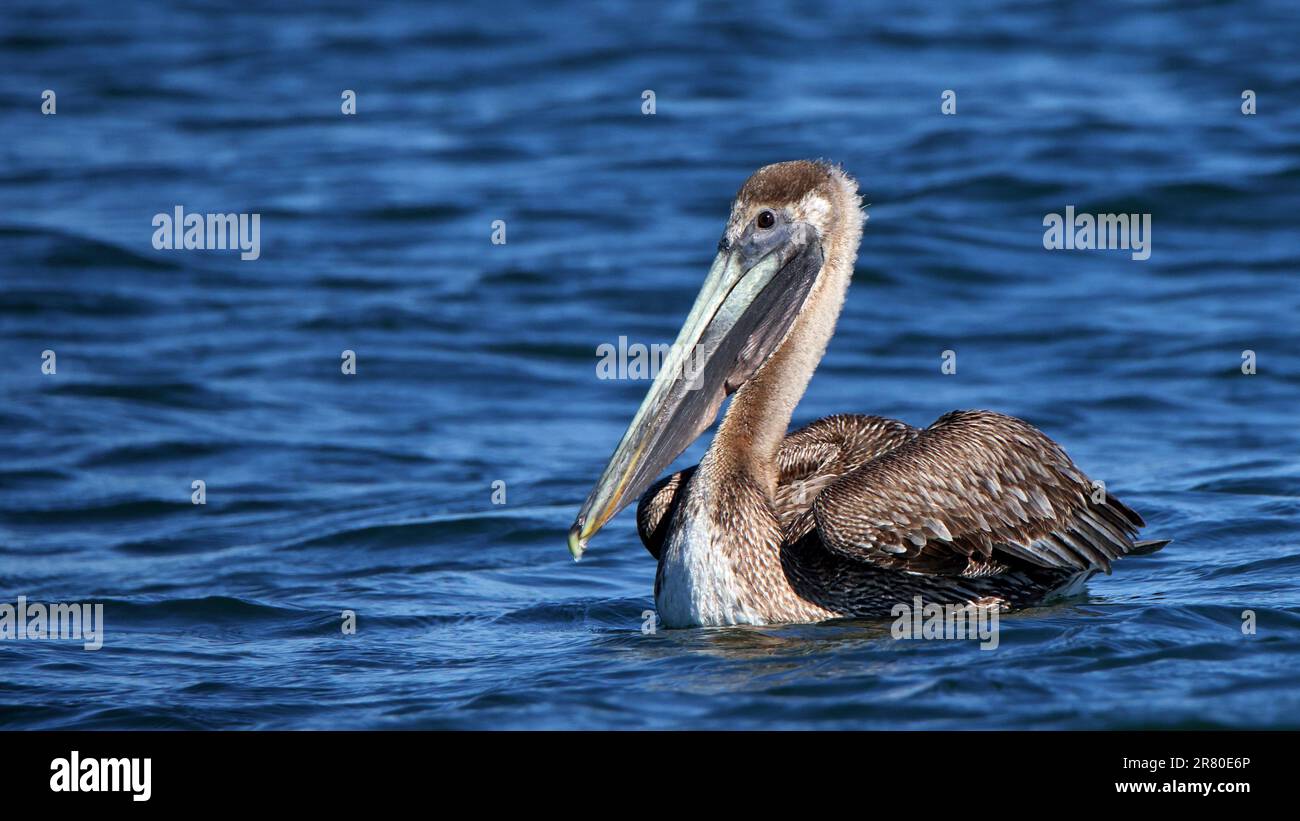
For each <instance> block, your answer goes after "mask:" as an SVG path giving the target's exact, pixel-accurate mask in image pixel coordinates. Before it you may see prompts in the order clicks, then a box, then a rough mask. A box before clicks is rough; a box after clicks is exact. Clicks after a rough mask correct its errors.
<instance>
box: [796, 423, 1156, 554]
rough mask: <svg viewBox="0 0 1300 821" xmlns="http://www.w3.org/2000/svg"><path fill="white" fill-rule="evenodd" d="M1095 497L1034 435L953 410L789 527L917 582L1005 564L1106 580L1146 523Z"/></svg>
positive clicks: (823, 496) (840, 483)
mask: <svg viewBox="0 0 1300 821" xmlns="http://www.w3.org/2000/svg"><path fill="white" fill-rule="evenodd" d="M783 453H784V451H783ZM1096 492H1097V491H1096V489H1094V487H1093V485H1092V484H1091V483H1090V482H1089V480H1088V478H1087V477H1086V476H1085V475H1084V474H1083V473H1082V472H1081V471H1080V470H1079V469H1078V468H1076V467H1075V466H1074V463H1073V462H1071V461H1070V458H1069V457H1068V456H1066V455H1065V452H1064V451H1063V450H1061V448H1060V447H1059V446H1058V445H1057V444H1056V443H1055V442H1053V441H1052V440H1051V439H1048V438H1047V437H1046V436H1045V435H1043V434H1042V433H1041V432H1040V431H1039V430H1038V429H1037V428H1034V427H1033V426H1032V425H1029V424H1028V423H1026V422H1023V421H1021V420H1019V419H1015V418H1012V417H1009V416H1003V415H1001V414H997V413H992V412H988V411H955V412H953V413H949V414H946V415H944V416H942V417H940V418H939V419H938V420H937V421H936V422H935V423H934V424H933V425H931V426H930V427H928V428H926V429H925V430H923V431H920V432H919V433H918V434H916V435H915V436H912V437H910V438H908V439H907V440H906V441H904V442H902V443H901V444H899V445H898V446H897V447H894V448H892V449H890V450H888V451H886V452H884V453H883V454H881V455H878V456H876V457H875V458H872V459H870V460H868V461H866V462H865V463H863V464H861V465H860V466H858V467H856V468H855V469H852V470H851V471H849V472H847V473H844V474H843V475H840V476H839V477H838V478H836V479H835V480H834V481H832V482H831V483H830V484H829V485H828V486H826V487H825V489H824V490H822V491H821V492H820V493H819V494H817V495H816V497H815V499H813V500H812V504H811V510H810V511H807V512H805V513H804V514H803V515H801V516H800V517H799V522H798V523H796V524H795V525H794V529H796V530H811V529H812V528H813V527H815V528H816V531H817V534H818V536H819V537H820V541H821V542H822V544H823V545H824V546H825V547H826V549H827V550H829V551H831V552H833V553H836V554H839V555H840V556H843V557H844V558H848V559H852V560H855V561H860V562H866V563H870V564H873V565H876V566H878V567H882V568H892V569H898V570H906V571H911V572H916V573H930V574H942V575H965V576H972V575H983V574H987V573H991V572H998V571H999V570H1001V569H1005V567H1006V565H1005V562H1006V561H1007V560H1013V561H1014V560H1020V561H1025V562H1029V563H1031V564H1034V565H1038V566H1042V567H1049V568H1062V569H1077V570H1090V569H1101V570H1105V571H1107V572H1109V570H1110V563H1111V561H1113V560H1114V559H1117V558H1119V557H1121V556H1123V555H1125V554H1127V553H1129V552H1131V551H1133V550H1134V548H1135V543H1134V541H1133V537H1134V536H1135V535H1136V534H1137V530H1138V528H1140V527H1142V526H1143V524H1144V523H1143V521H1142V519H1141V517H1140V516H1138V515H1137V514H1136V513H1134V512H1133V511H1131V510H1129V509H1128V508H1127V507H1126V506H1124V505H1123V504H1122V503H1120V502H1119V500H1117V499H1115V498H1113V497H1109V496H1101V501H1096V500H1094V498H1093V497H1094V494H1095V493H1096ZM800 525H802V526H800ZM796 535H799V534H796ZM1136 547H1138V548H1139V549H1141V548H1142V547H1143V545H1141V544H1139V545H1136Z"/></svg>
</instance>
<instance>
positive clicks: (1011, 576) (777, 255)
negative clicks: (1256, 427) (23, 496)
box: [570, 162, 1165, 626]
mask: <svg viewBox="0 0 1300 821" xmlns="http://www.w3.org/2000/svg"><path fill="white" fill-rule="evenodd" d="M864 221H865V217H864V216H863V215H862V214H861V212H860V210H859V199H858V195H857V188H856V184H855V183H854V182H853V181H852V180H851V179H850V178H849V177H848V176H847V175H845V174H844V173H843V172H842V171H841V170H839V169H838V168H836V167H833V166H830V165H827V164H825V163H813V162H794V163H778V164H777V165H773V166H767V167H766V168H763V169H760V170H759V171H758V172H757V173H755V174H754V176H752V177H751V178H750V179H749V180H748V181H747V182H746V183H745V185H744V186H743V187H742V188H741V190H740V192H739V193H738V194H737V197H736V200H735V203H734V204H733V208H732V214H731V218H730V220H729V221H728V223H727V229H726V232H725V234H724V236H723V239H722V241H721V242H720V243H719V248H720V253H719V258H718V261H716V262H715V266H714V270H713V271H711V272H710V278H709V280H708V281H706V285H705V287H704V289H703V290H702V292H701V297H700V299H699V300H698V301H697V307H696V309H693V311H692V318H691V319H689V320H688V323H687V326H686V327H685V328H684V329H683V336H682V337H681V338H680V339H679V342H681V341H682V340H687V341H692V340H693V341H694V342H695V343H696V344H700V345H702V346H704V347H705V348H706V350H707V352H708V353H710V355H712V356H713V357H714V359H713V360H711V361H710V363H709V364H710V369H706V376H708V377H709V378H710V379H711V381H709V380H706V383H707V384H705V385H704V390H706V391H708V390H716V391H719V393H718V394H716V396H715V395H714V394H704V395H701V396H705V397H710V396H711V397H714V398H713V401H711V402H703V401H694V403H693V404H692V403H691V400H688V399H686V398H683V397H684V396H685V394H684V392H683V391H680V390H679V391H678V392H677V393H676V394H674V393H672V390H673V387H674V386H673V385H672V383H671V382H669V383H664V384H660V383H656V385H655V386H653V387H652V389H651V392H650V394H648V395H647V399H646V401H645V402H644V403H643V405H642V409H641V411H639V412H638V414H637V418H636V419H635V420H634V421H633V424H632V426H631V427H630V428H629V431H628V433H627V434H626V435H625V437H624V441H623V442H622V443H620V446H619V449H618V450H616V451H615V454H614V457H612V458H611V462H610V466H609V467H607V468H606V475H605V476H602V479H601V481H600V482H599V483H598V484H597V487H596V489H595V490H593V492H592V495H591V497H589V499H588V501H587V504H586V505H584V508H583V511H582V512H581V513H580V514H579V517H578V520H577V522H576V523H575V525H574V529H573V530H572V531H571V534H570V549H571V550H573V551H574V555H575V557H577V556H580V555H581V551H582V550H583V549H585V546H586V539H588V538H589V537H590V535H591V534H592V533H594V532H595V530H598V529H599V527H600V526H601V525H602V524H603V523H604V521H606V520H607V519H608V518H609V517H610V516H612V515H613V514H614V513H616V512H617V511H618V509H619V508H621V507H622V506H623V505H625V504H627V503H628V501H630V498H629V494H631V493H636V494H640V503H639V505H638V507H637V530H638V532H639V533H640V535H641V539H642V542H643V543H644V544H645V546H646V548H647V549H648V550H649V551H650V553H651V555H653V556H654V557H655V558H656V559H657V560H658V562H659V570H658V573H657V575H656V580H655V597H656V602H657V604H658V608H659V615H660V617H661V619H663V621H664V622H665V624H667V625H668V626H688V625H709V624H736V623H751V624H770V623H778V622H800V621H804V622H806V621H819V620H824V619H829V618H836V617H879V616H887V615H889V614H890V610H891V608H892V607H893V606H894V605H895V604H897V603H899V602H907V603H910V602H911V601H912V599H913V597H915V596H920V597H922V599H923V600H924V601H925V603H927V604H930V603H935V604H949V603H952V604H964V603H978V604H983V605H988V604H995V605H1000V606H1003V607H1022V606H1026V605H1030V604H1034V603H1036V602H1039V601H1041V600H1043V599H1044V598H1045V597H1047V596H1049V595H1051V594H1052V593H1054V592H1058V591H1061V590H1064V589H1067V588H1068V589H1075V588H1076V586H1077V585H1078V584H1080V583H1081V582H1082V581H1084V580H1086V579H1087V578H1088V577H1089V576H1091V575H1093V574H1095V573H1097V572H1099V571H1101V572H1107V573H1109V572H1110V569H1111V564H1112V562H1114V561H1115V560H1116V559H1119V558H1122V557H1124V556H1126V555H1131V554H1140V553H1147V552H1151V551H1154V550H1157V549H1159V548H1160V547H1162V546H1163V545H1164V544H1165V542H1155V541H1152V542H1139V541H1136V536H1137V533H1138V530H1139V528H1141V527H1143V526H1144V523H1143V521H1142V518H1141V517H1140V516H1138V514H1136V513H1134V512H1133V511H1132V510H1130V509H1129V508H1128V507H1127V506H1125V505H1124V504H1123V503H1121V502H1120V501H1119V500H1118V499H1116V498H1114V497H1113V496H1110V495H1108V494H1106V493H1104V490H1103V489H1102V488H1101V487H1100V486H1094V485H1093V483H1092V482H1090V481H1089V479H1088V477H1087V476H1085V475H1084V474H1083V472H1082V471H1080V470H1079V469H1078V468H1077V467H1076V466H1075V465H1074V463H1073V462H1071V461H1070V458H1069V457H1068V456H1066V454H1065V452H1064V451H1063V450H1062V449H1061V448H1060V447H1059V446H1058V445H1057V444H1056V443H1054V442H1053V441H1052V440H1051V439H1049V438H1047V436H1045V435H1044V434H1043V433H1042V432H1040V431H1039V430H1038V429H1037V428H1035V427H1033V426H1032V425H1030V424H1028V423H1026V422H1023V421H1021V420H1019V419H1015V418H1013V417H1010V416H1004V415H1002V414H998V413H993V412H990V411H954V412H952V413H949V414H946V415H945V416H943V417H940V418H939V419H938V420H937V421H936V422H934V424H932V425H930V426H929V427H928V428H925V429H918V428H914V427H912V426H910V425H907V424H905V423H903V422H899V421H896V420H891V419H884V418H881V417H877V416H860V415H837V416H829V417H826V418H824V419H819V420H817V421H816V422H813V423H812V424H810V425H807V426H806V427H804V428H801V429H799V430H796V431H794V432H792V433H788V434H787V428H788V426H789V422H790V419H791V416H792V415H793V412H794V408H795V405H796V404H797V403H798V401H799V398H800V397H801V396H802V395H803V392H804V390H805V388H806V386H807V384H808V380H809V379H810V378H811V376H812V372H813V370H814V369H815V367H816V365H817V362H818V361H819V360H820V359H821V356H822V354H823V352H824V350H825V347H826V344H827V342H828V341H829V339H830V337H831V335H832V334H833V332H834V326H835V321H836V318H837V317H838V315H839V311H840V307H841V304H842V302H843V299H844V293H845V290H846V289H847V287H848V283H849V279H850V276H851V274H852V270H853V262H854V258H855V256H856V254H857V249H858V243H859V239H860V237H861V230H862V223H863V222H864ZM737 260H739V261H737ZM773 260H775V262H773ZM778 265H780V266H781V267H780V270H779V272H778V273H776V274H773V273H772V271H773V269H775V268H776V267H777V266H778ZM800 265H802V266H803V268H799V267H798V266H800ZM810 266H815V267H816V274H815V278H814V279H811V280H810V278H809V277H810V276H811V268H810ZM734 271H740V273H739V274H735V273H731V274H728V272H734ZM786 271H792V272H793V273H791V274H789V275H786V276H784V279H783V278H782V276H783V275H784V274H785V272H786ZM717 272H721V273H717ZM752 272H761V273H752ZM728 277H730V278H728ZM754 277H767V278H768V279H764V280H762V281H761V282H759V283H758V284H757V285H756V286H751V290H754V291H759V290H762V289H763V288H764V287H767V285H766V283H768V282H769V280H770V282H771V283H772V284H771V285H770V287H767V290H763V291H762V294H761V295H759V296H753V295H750V294H749V293H748V291H746V290H745V288H746V286H745V283H746V281H747V278H754ZM724 288H730V289H732V290H731V291H724V290H723V289H724ZM774 289H785V290H774ZM719 293H722V294H723V297H719V296H718V294H719ZM737 294H740V296H736V295H737ZM782 295H784V296H785V298H784V300H783V299H782ZM732 305H734V307H732V308H729V307H728V306H732ZM701 306H703V307H701ZM719 306H720V307H719ZM754 306H758V307H757V308H754ZM746 311H747V312H746ZM710 312H713V314H710ZM756 312H761V315H757V316H756V315H755V314H756ZM710 316H713V317H714V318H712V319H711V318H710ZM737 316H739V317H740V318H739V319H736V318H735V317H737ZM717 317H721V319H718V318H717ZM765 323H766V324H765ZM715 325H716V326H719V327H717V328H715ZM701 328H702V329H701ZM774 328H775V329H776V330H773V329H774ZM736 329H742V330H743V332H744V333H745V334H746V335H747V336H746V339H747V340H748V341H746V342H744V344H743V345H739V344H734V343H733V344H730V345H729V344H725V343H724V342H719V341H718V340H720V339H722V340H725V339H734V334H735V333H738V332H741V331H737V330H736ZM727 334H732V336H731V337H728V336H727ZM733 356H734V357H735V360H734V364H733V362H732V360H730V359H727V357H733ZM719 359H725V360H726V361H721V362H719V361H716V360H719ZM660 379H661V380H662V379H664V377H663V376H662V375H661V377H660ZM722 391H725V393H731V392H733V391H735V396H734V398H733V399H732V402H731V406H730V408H728V411H727V413H726V416H725V417H724V419H723V421H722V424H721V425H720V426H719V428H718V432H717V435H716V436H715V437H714V440H713V444H712V445H711V446H710V448H709V450H708V452H707V453H706V454H705V456H704V458H703V459H702V460H701V462H700V464H699V465H696V466H694V467H691V468H687V469H686V470H683V471H679V472H678V473H674V474H672V475H670V476H667V477H665V478H663V479H661V480H660V481H658V482H656V483H654V484H653V485H649V482H650V481H651V479H652V478H653V475H654V473H655V472H657V470H652V469H654V468H658V469H662V466H663V465H666V464H667V463H668V462H671V461H672V459H673V458H675V457H676V456H677V455H678V454H680V452H681V450H683V449H684V448H685V447H686V445H688V444H689V442H690V440H691V439H692V438H694V436H696V435H698V431H702V430H704V429H705V428H706V427H707V426H708V424H709V423H710V422H711V420H712V417H713V415H714V414H716V413H717V410H718V405H719V404H720V403H721V397H722V396H723V395H724V394H723V393H722ZM698 398H699V397H697V400H698ZM683 409H686V410H683ZM647 430H651V431H659V432H662V431H664V430H668V431H670V432H673V433H675V434H676V435H667V436H661V437H660V438H658V439H654V438H650V437H649V436H647V434H646V431H647ZM683 431H685V432H688V433H690V435H682V434H683ZM664 441H668V442H671V446H664V447H658V448H657V447H656V443H658V442H664ZM683 443H684V444H683ZM647 473H649V478H644V477H645V476H646V474H647ZM630 476H632V477H636V479H635V480H629V478H628V477H630ZM647 485H649V487H648V489H646V490H645V492H644V493H643V494H642V493H641V490H642V489H643V488H646V487H647ZM632 498H634V497H632ZM593 522H594V524H593Z"/></svg>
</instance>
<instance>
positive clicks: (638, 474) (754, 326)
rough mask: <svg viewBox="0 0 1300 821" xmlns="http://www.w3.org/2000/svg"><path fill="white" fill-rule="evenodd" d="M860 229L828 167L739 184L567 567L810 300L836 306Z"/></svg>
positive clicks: (836, 174) (854, 200)
mask: <svg viewBox="0 0 1300 821" xmlns="http://www.w3.org/2000/svg"><path fill="white" fill-rule="evenodd" d="M862 221H863V216H862V212H861V210H860V208H859V200H858V194H857V185H856V183H854V182H853V180H852V179H851V178H850V177H848V176H847V175H846V174H845V173H844V172H843V171H841V170H840V169H839V168H837V167H835V166H832V165H830V164H828V163H823V162H810V161H807V160H797V161H794V162H783V163H776V164H774V165H768V166H764V167H763V168H760V169H759V170H758V171H756V172H755V173H754V175H753V176H751V177H750V178H749V179H748V180H746V181H745V184H744V185H743V186H741V189H740V192H739V193H738V194H737V195H736V199H735V200H734V201H733V202H732V206H731V217H730V219H729V220H728V221H727V228H726V231H725V232H724V233H723V235H722V239H721V240H720V241H719V243H718V255H717V257H715V258H714V260H713V265H712V267H711V268H710V269H709V274H708V276H707V277H706V278H705V280H704V287H703V288H701V289H700V294H699V296H698V297H696V299H695V305H694V306H693V307H692V308H691V312H690V314H689V315H688V316H687V317H686V323H685V324H684V325H683V326H682V330H681V332H680V333H679V334H678V336H677V341H676V342H675V343H674V344H673V347H672V350H671V352H670V353H669V355H668V357H667V358H666V360H665V362H664V363H663V365H662V366H661V368H660V371H659V374H658V376H657V377H656V378H655V381H654V383H653V384H652V385H651V386H650V390H649V392H648V393H647V394H646V397H645V399H644V400H643V401H642V402H641V407H640V409H638V410H637V412H636V416H635V417H633V419H632V424H631V425H629V426H628V429H627V432H626V433H625V434H623V439H622V441H620V442H619V444H618V447H617V448H616V449H615V451H614V455H613V456H611V457H610V460H609V463H608V464H607V465H606V466H605V471H604V473H602V474H601V477H600V480H599V481H598V482H597V483H596V486H595V487H594V488H593V489H592V491H591V495H589V496H588V497H587V501H586V502H585V503H584V504H583V506H582V510H580V511H579V512H578V518H577V520H576V521H575V522H574V524H573V527H572V528H571V529H570V531H569V552H570V553H572V554H573V558H574V560H575V561H576V560H577V559H579V558H581V557H582V553H583V551H584V550H586V546H587V541H588V540H589V539H590V538H591V537H592V536H593V535H595V533H596V531H598V530H600V529H601V528H602V527H603V526H604V525H605V523H606V522H607V521H609V520H610V518H612V517H613V516H614V514H616V513H618V512H619V511H620V510H622V509H623V508H624V507H626V506H627V505H628V504H629V503H630V502H632V501H633V500H635V499H637V498H639V497H640V496H641V494H642V493H644V492H645V489H646V488H647V487H649V486H650V484H651V483H652V482H653V481H654V480H655V479H656V478H657V477H658V476H659V474H660V473H661V472H662V471H663V470H664V468H666V467H668V465H669V464H671V463H672V461H673V460H674V459H676V458H677V457H678V456H680V455H681V453H682V451H684V450H686V448H687V447H689V446H690V444H691V443H692V442H694V441H695V440H696V439H697V438H699V436H700V434H701V433H703V432H704V431H705V430H707V429H708V427H709V426H710V425H711V424H713V420H714V419H715V418H716V417H717V414H718V408H719V407H721V405H722V402H723V400H724V399H725V398H726V397H727V395H728V394H731V393H733V392H734V391H736V390H737V389H739V388H740V386H741V385H743V384H745V382H746V381H748V380H749V379H750V377H752V376H753V375H754V374H755V373H756V372H757V371H758V370H759V368H761V367H762V366H763V364H764V363H765V362H766V361H767V360H768V358H769V357H771V356H772V354H773V353H775V352H776V351H777V349H778V348H780V347H781V344H782V343H783V342H784V341H785V339H786V336H787V334H788V333H789V332H790V329H791V327H792V326H793V325H794V322H795V319H796V318H797V317H798V316H799V315H800V313H801V312H802V311H803V309H804V306H805V304H806V303H807V302H808V300H809V296H810V294H813V293H815V292H818V291H822V290H827V289H829V290H830V291H831V292H835V291H836V290H838V298H841V299H842V297H843V290H844V288H845V287H847V285H848V276H849V274H850V273H851V272H852V266H853V257H854V255H856V253H857V247H858V240H859V238H860V237H861V234H862ZM828 271H836V272H838V274H839V276H838V279H842V282H838V281H837V282H834V283H828V282H826V280H827V279H828V278H829V277H828V276H827V274H826V273H825V272H828ZM835 307H836V310H838V302H837V303H836V306H835ZM829 321H830V322H831V323H833V322H834V316H833V315H832V316H831V318H830V320H829ZM816 356H817V357H820V356H821V351H817V352H816ZM801 390H802V389H801Z"/></svg>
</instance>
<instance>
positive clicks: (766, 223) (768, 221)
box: [756, 211, 776, 230]
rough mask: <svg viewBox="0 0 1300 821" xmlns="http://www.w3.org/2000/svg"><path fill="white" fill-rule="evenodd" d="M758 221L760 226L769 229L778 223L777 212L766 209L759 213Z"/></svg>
mask: <svg viewBox="0 0 1300 821" xmlns="http://www.w3.org/2000/svg"><path fill="white" fill-rule="evenodd" d="M756 222H757V225H758V227H759V228H762V229H763V230H767V229H768V228H771V227H772V226H773V225H776V214H773V213H772V212H771V211H764V212H762V213H760V214H759V215H758V220H757V221H756Z"/></svg>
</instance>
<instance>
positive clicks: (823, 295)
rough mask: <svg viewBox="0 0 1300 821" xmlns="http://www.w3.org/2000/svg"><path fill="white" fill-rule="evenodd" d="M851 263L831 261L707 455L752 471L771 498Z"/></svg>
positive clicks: (735, 402)
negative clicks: (779, 460)
mask: <svg viewBox="0 0 1300 821" xmlns="http://www.w3.org/2000/svg"><path fill="white" fill-rule="evenodd" d="M850 264H851V263H850ZM847 267H848V266H847V265H843V264H838V263H836V262H831V261H829V260H828V261H827V263H826V266H825V268H824V269H823V271H822V273H821V275H820V276H819V277H818V282H817V283H816V284H815V285H814V286H813V291H812V293H811V294H809V296H808V301H807V304H805V305H804V309H803V311H802V312H801V313H800V314H799V317H798V318H797V319H796V320H795V322H794V325H793V326H792V327H791V329H790V333H789V335H788V336H787V337H786V339H785V341H784V342H783V343H781V346H780V347H779V348H777V350H776V352H775V353H773V354H772V356H771V358H769V359H768V360H767V362H765V363H763V366H762V367H761V368H759V369H758V371H757V372H756V373H755V374H754V376H753V377H751V378H750V380H749V381H748V382H746V383H745V384H744V385H743V386H741V388H740V390H739V391H737V392H736V395H735V396H734V397H733V398H732V400H731V406H730V407H729V408H728V409H727V415H726V416H725V417H724V418H723V420H722V424H721V425H719V426H718V433H717V435H716V436H715V437H714V439H713V444H712V445H711V446H710V447H709V457H710V458H712V459H713V460H714V461H715V462H716V463H717V464H719V466H720V467H722V468H723V470H724V471H725V470H732V471H744V472H746V473H748V474H749V475H750V476H751V477H752V478H753V479H755V480H756V481H757V482H758V483H759V485H760V486H761V487H762V488H763V489H764V490H765V491H766V493H767V496H768V499H769V500H771V499H773V498H774V496H775V492H776V480H777V454H778V453H779V452H780V449H781V442H782V441H783V440H784V439H785V435H786V432H787V431H788V430H789V427H790V420H791V418H792V417H793V416H794V409H795V407H796V406H797V405H798V404H799V400H800V399H801V398H803V394H804V391H805V390H807V388H808V382H809V380H811V379H812V375H813V371H815V370H816V369H817V364H818V363H819V362H821V359H822V356H823V354H824V353H825V352H826V344H827V343H828V342H829V341H830V338H831V336H832V335H833V334H834V333H835V320H836V319H837V318H838V317H839V313H840V308H841V306H842V305H843V304H844V292H845V290H846V289H847V288H848V280H849V275H850V273H851V270H847V271H846V270H844V269H845V268H847Z"/></svg>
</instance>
